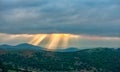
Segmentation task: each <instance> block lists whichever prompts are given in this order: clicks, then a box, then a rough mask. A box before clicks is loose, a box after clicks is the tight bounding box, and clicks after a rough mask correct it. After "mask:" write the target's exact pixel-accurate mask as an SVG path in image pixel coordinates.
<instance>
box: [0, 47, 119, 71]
mask: <svg viewBox="0 0 120 72" xmlns="http://www.w3.org/2000/svg"><path fill="white" fill-rule="evenodd" d="M0 70H1V71H2V72H40V71H45V72H46V71H73V72H74V71H76V72H77V71H79V72H119V71H120V49H108V48H96V49H85V50H80V51H76V52H50V51H33V50H16V51H7V52H6V53H4V54H0Z"/></svg>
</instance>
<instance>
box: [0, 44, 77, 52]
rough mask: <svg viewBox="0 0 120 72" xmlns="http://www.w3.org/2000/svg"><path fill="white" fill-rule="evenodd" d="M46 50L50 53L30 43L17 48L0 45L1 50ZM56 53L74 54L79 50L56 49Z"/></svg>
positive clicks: (19, 45) (71, 48) (72, 48)
mask: <svg viewBox="0 0 120 72" xmlns="http://www.w3.org/2000/svg"><path fill="white" fill-rule="evenodd" d="M25 49H28V50H45V51H49V50H47V48H43V47H39V46H34V45H31V44H28V43H22V44H18V45H16V46H11V45H7V44H4V45H0V50H25ZM55 51H56V52H74V51H79V49H78V48H74V47H70V48H66V49H56V50H55Z"/></svg>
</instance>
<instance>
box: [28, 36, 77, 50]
mask: <svg viewBox="0 0 120 72" xmlns="http://www.w3.org/2000/svg"><path fill="white" fill-rule="evenodd" d="M47 37H48V42H47V44H46V48H47V49H49V50H54V49H57V47H58V46H59V44H60V42H61V43H62V44H61V45H62V47H63V48H66V47H67V46H68V45H69V40H70V39H71V38H78V37H79V36H78V35H73V34H37V35H35V36H34V38H33V39H32V40H31V41H30V42H29V43H30V44H33V45H40V44H41V42H42V41H43V40H44V39H46V38H47Z"/></svg>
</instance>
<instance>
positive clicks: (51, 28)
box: [0, 0, 120, 36]
mask: <svg viewBox="0 0 120 72" xmlns="http://www.w3.org/2000/svg"><path fill="white" fill-rule="evenodd" d="M119 12H120V1H119V0H0V32H1V33H18V34H19V33H73V34H86V35H100V36H120V32H119V31H120V28H119V27H120V14H119Z"/></svg>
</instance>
